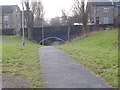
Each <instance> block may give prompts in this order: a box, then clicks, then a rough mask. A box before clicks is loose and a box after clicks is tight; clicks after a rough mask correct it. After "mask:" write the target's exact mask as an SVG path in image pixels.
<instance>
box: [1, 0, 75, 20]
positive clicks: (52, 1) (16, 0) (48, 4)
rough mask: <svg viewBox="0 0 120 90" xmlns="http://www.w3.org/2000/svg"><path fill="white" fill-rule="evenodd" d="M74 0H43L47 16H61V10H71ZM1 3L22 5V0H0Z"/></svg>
mask: <svg viewBox="0 0 120 90" xmlns="http://www.w3.org/2000/svg"><path fill="white" fill-rule="evenodd" d="M73 1H74V0H41V2H42V3H43V5H44V9H45V18H48V19H49V18H52V17H55V16H61V10H62V9H65V10H68V11H69V10H70V8H71V6H72V3H73ZM0 5H18V6H19V7H21V1H20V0H0Z"/></svg>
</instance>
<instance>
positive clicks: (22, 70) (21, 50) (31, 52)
mask: <svg viewBox="0 0 120 90" xmlns="http://www.w3.org/2000/svg"><path fill="white" fill-rule="evenodd" d="M3 39H4V40H10V41H15V42H21V37H11V38H9V37H8V36H3ZM26 42H27V45H25V46H22V45H18V44H14V43H8V42H2V59H3V65H2V71H3V74H6V75H10V76H11V75H12V76H27V77H28V79H29V80H30V81H31V84H32V87H33V88H40V87H43V81H42V75H41V71H40V65H39V57H38V47H40V46H39V45H37V44H35V43H33V42H30V41H28V40H26ZM28 44H29V45H28Z"/></svg>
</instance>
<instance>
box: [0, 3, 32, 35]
mask: <svg viewBox="0 0 120 90" xmlns="http://www.w3.org/2000/svg"><path fill="white" fill-rule="evenodd" d="M0 12H1V14H0V30H4V31H5V30H6V31H7V30H12V32H13V34H20V29H21V27H22V12H21V10H20V8H19V7H18V6H17V5H3V6H0ZM29 15H30V22H31V23H32V24H31V25H33V14H32V12H31V11H30V14H29ZM24 18H25V19H24V22H25V28H27V19H26V18H27V12H26V11H24ZM31 27H32V26H31ZM4 31H3V32H4Z"/></svg>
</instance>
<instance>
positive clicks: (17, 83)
mask: <svg viewBox="0 0 120 90" xmlns="http://www.w3.org/2000/svg"><path fill="white" fill-rule="evenodd" d="M2 88H31V84H30V82H29V80H28V79H27V77H26V76H4V75H3V76H2Z"/></svg>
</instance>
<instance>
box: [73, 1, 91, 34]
mask: <svg viewBox="0 0 120 90" xmlns="http://www.w3.org/2000/svg"><path fill="white" fill-rule="evenodd" d="M74 2H75V3H74V6H73V13H74V14H75V15H78V17H79V18H81V22H82V24H83V28H82V33H83V35H85V33H87V30H88V26H87V23H88V16H89V9H90V4H89V2H88V1H87V2H85V0H81V1H80V0H74Z"/></svg>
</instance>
